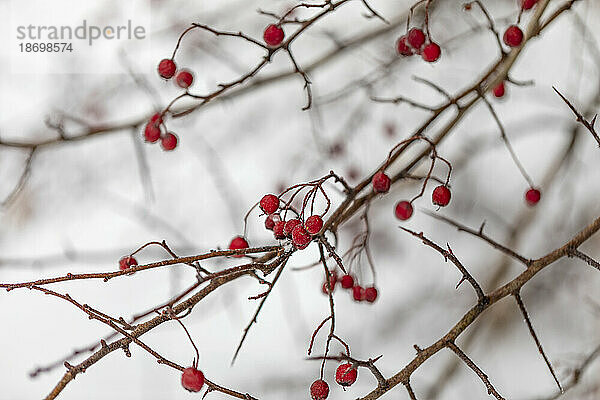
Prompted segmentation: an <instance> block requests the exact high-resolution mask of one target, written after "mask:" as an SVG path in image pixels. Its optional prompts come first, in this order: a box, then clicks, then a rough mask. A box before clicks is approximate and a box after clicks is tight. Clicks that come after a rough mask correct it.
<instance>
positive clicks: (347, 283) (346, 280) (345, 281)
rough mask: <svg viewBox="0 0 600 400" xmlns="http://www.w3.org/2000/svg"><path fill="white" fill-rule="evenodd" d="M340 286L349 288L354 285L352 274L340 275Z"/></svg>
mask: <svg viewBox="0 0 600 400" xmlns="http://www.w3.org/2000/svg"><path fill="white" fill-rule="evenodd" d="M341 282H342V287H343V288H344V289H351V288H352V287H353V286H354V278H353V277H352V275H344V276H342V280H341Z"/></svg>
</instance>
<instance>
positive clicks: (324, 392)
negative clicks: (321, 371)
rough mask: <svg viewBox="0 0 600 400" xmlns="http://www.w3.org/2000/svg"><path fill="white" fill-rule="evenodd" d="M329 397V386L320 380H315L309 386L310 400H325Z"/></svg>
mask: <svg viewBox="0 0 600 400" xmlns="http://www.w3.org/2000/svg"><path fill="white" fill-rule="evenodd" d="M327 396H329V385H328V384H327V382H325V381H324V380H322V379H317V380H316V381H314V382H313V383H312V385H310V397H311V399H312V400H325V399H326V398H327Z"/></svg>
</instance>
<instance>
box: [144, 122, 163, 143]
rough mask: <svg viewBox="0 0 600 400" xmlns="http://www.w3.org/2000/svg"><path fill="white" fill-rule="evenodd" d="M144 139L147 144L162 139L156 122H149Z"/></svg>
mask: <svg viewBox="0 0 600 400" xmlns="http://www.w3.org/2000/svg"><path fill="white" fill-rule="evenodd" d="M144 139H145V140H146V142H149V143H154V142H156V141H157V140H158V139H160V128H159V126H158V125H157V124H156V123H154V122H148V123H147V124H146V128H145V129H144Z"/></svg>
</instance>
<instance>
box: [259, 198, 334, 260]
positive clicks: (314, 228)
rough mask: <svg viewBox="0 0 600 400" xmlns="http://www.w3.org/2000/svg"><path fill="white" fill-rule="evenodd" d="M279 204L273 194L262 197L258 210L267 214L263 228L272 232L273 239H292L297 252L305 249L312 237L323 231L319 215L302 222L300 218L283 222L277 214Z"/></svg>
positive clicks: (321, 219)
mask: <svg viewBox="0 0 600 400" xmlns="http://www.w3.org/2000/svg"><path fill="white" fill-rule="evenodd" d="M279 203H280V202H279V197H277V196H275V195H274V194H267V195H264V196H263V198H262V199H261V200H260V209H261V210H262V211H263V212H264V213H265V214H267V218H266V219H265V228H266V229H268V230H271V231H273V235H274V236H275V239H278V240H283V239H286V238H288V239H292V244H293V245H294V246H295V247H296V248H297V249H298V250H302V249H305V248H306V247H308V245H309V244H310V242H311V241H312V239H313V236H314V235H316V234H318V233H319V232H321V229H323V218H321V216H320V215H311V216H310V217H308V218H306V221H302V220H301V219H300V218H301V217H299V218H291V219H288V220H287V221H285V220H283V219H282V218H281V215H280V214H278V213H277V211H278V210H279Z"/></svg>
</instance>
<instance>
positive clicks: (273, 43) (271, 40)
mask: <svg viewBox="0 0 600 400" xmlns="http://www.w3.org/2000/svg"><path fill="white" fill-rule="evenodd" d="M283 38H285V33H284V32H283V29H281V27H280V26H278V25H275V24H271V25H269V26H267V27H266V28H265V31H264V32H263V39H264V41H265V43H266V44H267V46H269V47H277V46H279V45H280V44H281V42H283Z"/></svg>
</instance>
